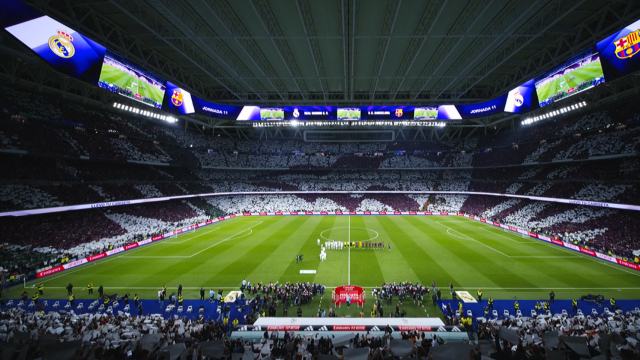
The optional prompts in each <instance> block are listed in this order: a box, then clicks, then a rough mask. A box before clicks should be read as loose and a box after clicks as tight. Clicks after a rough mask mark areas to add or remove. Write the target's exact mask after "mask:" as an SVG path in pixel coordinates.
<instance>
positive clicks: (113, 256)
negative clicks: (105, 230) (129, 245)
mask: <svg viewBox="0 0 640 360" xmlns="http://www.w3.org/2000/svg"><path fill="white" fill-rule="evenodd" d="M159 243H160V241H159V242H155V243H151V244H149V245H145V246H140V247H138V248H137V249H133V250H129V251H126V252H121V253H119V254H115V255H112V256H110V257H108V258H106V259H100V260H96V262H95V263H89V264H88V265H80V266H78V269H73V270H65V271H63V273H62V274H60V275H58V276H54V277H52V278H47V279H46V280H42V281H38V282H40V283H45V282H48V281H51V280H55V279H58V278H61V277H63V276H66V275H69V274H73V273H76V272H78V271H80V270H85V269H88V268H92V267H94V266H96V265H100V264H104V263H106V262H108V261H111V260H115V259H120V258H124V257H126V256H122V255H125V254H127V255H128V254H130V253H133V252H136V251H139V250H142V249H148V248H149V247H150V246H152V245H158V244H159Z"/></svg>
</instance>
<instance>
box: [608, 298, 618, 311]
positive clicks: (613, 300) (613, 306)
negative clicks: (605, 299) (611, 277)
mask: <svg viewBox="0 0 640 360" xmlns="http://www.w3.org/2000/svg"><path fill="white" fill-rule="evenodd" d="M609 303H610V304H611V311H614V310H615V309H616V299H614V298H611V299H610V300H609Z"/></svg>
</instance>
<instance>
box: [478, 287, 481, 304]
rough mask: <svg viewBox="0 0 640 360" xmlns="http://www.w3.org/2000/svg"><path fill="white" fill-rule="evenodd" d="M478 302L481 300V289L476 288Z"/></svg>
mask: <svg viewBox="0 0 640 360" xmlns="http://www.w3.org/2000/svg"><path fill="white" fill-rule="evenodd" d="M478 302H482V289H480V290H478Z"/></svg>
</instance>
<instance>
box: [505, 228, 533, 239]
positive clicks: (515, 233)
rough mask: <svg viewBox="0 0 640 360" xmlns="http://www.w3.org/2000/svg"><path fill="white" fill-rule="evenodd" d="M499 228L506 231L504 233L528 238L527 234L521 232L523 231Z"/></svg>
mask: <svg viewBox="0 0 640 360" xmlns="http://www.w3.org/2000/svg"><path fill="white" fill-rule="evenodd" d="M501 229H502V231H504V232H506V233H509V234H513V235H520V237H522V238H523V239H526V238H528V237H529V235H525V234H523V233H520V232H516V231H511V230H509V229H507V228H501Z"/></svg>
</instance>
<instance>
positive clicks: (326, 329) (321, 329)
mask: <svg viewBox="0 0 640 360" xmlns="http://www.w3.org/2000/svg"><path fill="white" fill-rule="evenodd" d="M318 331H329V329H328V328H327V327H326V326H321V327H320V329H318Z"/></svg>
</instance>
